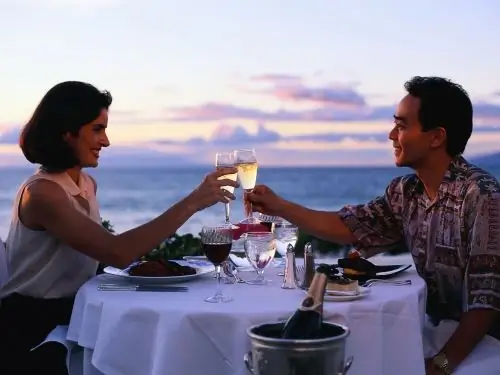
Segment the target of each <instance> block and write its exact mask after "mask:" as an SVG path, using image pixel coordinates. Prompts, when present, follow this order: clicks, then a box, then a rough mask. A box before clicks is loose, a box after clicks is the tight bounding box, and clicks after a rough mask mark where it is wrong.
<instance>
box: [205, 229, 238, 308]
mask: <svg viewBox="0 0 500 375" xmlns="http://www.w3.org/2000/svg"><path fill="white" fill-rule="evenodd" d="M201 242H202V246H203V252H204V253H205V255H206V257H207V259H208V260H209V261H210V262H212V264H213V265H214V266H215V273H216V276H217V289H216V291H215V294H214V295H213V296H211V297H208V298H206V299H205V301H206V302H211V303H221V302H230V301H232V300H233V298H232V297H230V296H226V295H224V294H223V293H222V287H221V282H220V281H221V265H222V263H223V262H224V261H225V260H226V259H227V257H228V255H229V252H230V251H231V247H232V246H233V231H232V229H231V227H230V226H228V225H218V226H210V227H208V226H206V227H203V228H202V230H201Z"/></svg>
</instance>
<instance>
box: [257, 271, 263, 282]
mask: <svg viewBox="0 0 500 375" xmlns="http://www.w3.org/2000/svg"><path fill="white" fill-rule="evenodd" d="M257 280H259V281H264V270H257Z"/></svg>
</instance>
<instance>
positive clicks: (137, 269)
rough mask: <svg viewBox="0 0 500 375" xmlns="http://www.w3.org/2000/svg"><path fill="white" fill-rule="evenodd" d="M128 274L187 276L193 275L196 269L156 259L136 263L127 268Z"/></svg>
mask: <svg viewBox="0 0 500 375" xmlns="http://www.w3.org/2000/svg"><path fill="white" fill-rule="evenodd" d="M128 274H129V275H130V276H146V277H168V276H187V275H195V274H196V269H194V268H193V267H190V266H181V265H180V264H178V263H176V262H171V261H169V260H163V259H158V260H151V261H148V262H142V263H139V264H136V265H134V266H132V267H131V268H130V269H129V271H128Z"/></svg>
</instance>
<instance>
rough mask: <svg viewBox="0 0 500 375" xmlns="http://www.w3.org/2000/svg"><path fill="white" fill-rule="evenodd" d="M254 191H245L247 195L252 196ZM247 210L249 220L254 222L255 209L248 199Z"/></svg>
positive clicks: (246, 201) (246, 200)
mask: <svg viewBox="0 0 500 375" xmlns="http://www.w3.org/2000/svg"><path fill="white" fill-rule="evenodd" d="M252 191H253V189H247V190H245V195H246V194H250V193H251V192H252ZM245 203H246V204H245V210H246V211H247V212H246V215H247V219H249V220H252V219H253V207H252V202H250V201H249V200H248V199H245Z"/></svg>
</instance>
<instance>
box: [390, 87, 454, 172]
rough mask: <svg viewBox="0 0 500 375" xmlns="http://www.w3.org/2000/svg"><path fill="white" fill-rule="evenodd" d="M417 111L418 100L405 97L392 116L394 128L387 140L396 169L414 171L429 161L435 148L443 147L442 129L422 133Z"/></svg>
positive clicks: (418, 106) (408, 96)
mask: <svg viewBox="0 0 500 375" xmlns="http://www.w3.org/2000/svg"><path fill="white" fill-rule="evenodd" d="M419 110H420V99H419V98H416V97H414V96H411V95H406V96H405V97H404V98H403V99H402V100H401V101H400V102H399V105H398V108H397V110H396V114H395V115H394V128H393V129H392V130H391V132H390V133H389V139H390V140H391V141H392V142H393V147H394V155H395V159H396V160H395V162H396V165H397V166H398V167H410V168H413V169H416V168H418V167H419V166H421V165H423V164H426V163H427V162H428V161H429V159H430V158H431V156H432V154H433V151H434V150H435V149H436V148H438V147H442V146H443V142H444V139H445V135H443V129H442V128H437V129H433V130H430V131H427V132H423V131H422V124H421V123H420V120H419V118H418V113H419ZM443 137H444V138H443Z"/></svg>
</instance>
